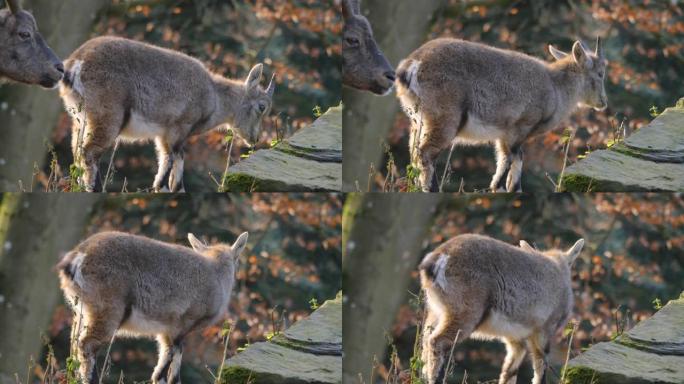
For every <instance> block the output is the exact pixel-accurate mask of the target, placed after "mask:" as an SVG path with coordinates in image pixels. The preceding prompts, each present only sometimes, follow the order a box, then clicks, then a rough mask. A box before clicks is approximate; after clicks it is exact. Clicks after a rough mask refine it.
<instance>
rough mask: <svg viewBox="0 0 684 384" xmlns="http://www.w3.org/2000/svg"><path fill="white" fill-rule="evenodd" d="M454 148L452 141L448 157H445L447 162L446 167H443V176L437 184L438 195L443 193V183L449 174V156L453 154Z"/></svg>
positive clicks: (454, 144) (454, 143)
mask: <svg viewBox="0 0 684 384" xmlns="http://www.w3.org/2000/svg"><path fill="white" fill-rule="evenodd" d="M454 148H456V141H455V140H454V142H453V143H451V149H450V150H449V157H447V162H446V165H445V166H444V174H443V175H442V182H441V183H439V193H442V192H444V182H445V181H446V179H447V174H450V173H451V172H450V171H451V155H453V154H454Z"/></svg>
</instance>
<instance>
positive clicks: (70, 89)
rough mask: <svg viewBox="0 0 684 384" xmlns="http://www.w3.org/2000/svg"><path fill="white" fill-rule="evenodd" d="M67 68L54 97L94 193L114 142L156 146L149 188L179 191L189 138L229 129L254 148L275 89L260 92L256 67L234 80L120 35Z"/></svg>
mask: <svg viewBox="0 0 684 384" xmlns="http://www.w3.org/2000/svg"><path fill="white" fill-rule="evenodd" d="M65 66H66V74H65V77H64V80H63V81H62V82H61V86H60V95H61V96H62V99H63V101H64V104H65V107H66V109H67V111H69V112H70V113H71V114H72V116H73V118H72V121H73V129H72V151H73V153H74V158H75V159H76V160H78V161H79V165H80V166H82V168H83V169H84V175H83V177H82V180H81V181H82V184H83V185H84V186H85V188H86V190H87V191H93V190H96V189H99V185H98V182H99V181H100V180H99V177H98V176H97V173H98V163H99V160H100V158H101V156H102V155H103V153H104V152H105V151H106V150H107V149H108V148H110V147H112V146H113V145H114V143H115V141H116V140H117V139H120V140H121V141H124V142H131V141H143V142H148V141H154V143H155V146H156V150H157V157H158V165H159V166H158V169H157V175H156V177H155V179H154V184H153V189H154V190H155V191H160V190H161V189H162V188H163V187H168V190H170V191H172V192H177V191H182V190H183V183H182V174H183V173H182V171H183V169H182V162H183V161H182V159H183V155H184V147H185V145H186V143H187V141H188V139H189V138H190V137H191V136H195V135H199V134H202V133H205V132H207V131H209V130H212V129H218V128H222V127H225V126H229V127H231V128H233V130H234V132H235V133H236V134H237V135H238V136H240V137H241V138H242V139H244V140H245V141H246V142H247V143H248V144H250V145H253V144H255V143H256V142H257V141H258V140H259V136H260V134H261V127H262V120H263V119H264V118H265V117H266V116H268V114H269V113H270V111H271V106H272V99H273V93H274V90H275V82H274V81H273V78H272V79H271V83H270V84H269V85H268V87H266V89H264V88H262V87H261V86H260V82H261V79H262V74H263V65H262V64H257V65H255V66H254V67H253V68H252V70H251V71H250V72H249V75H247V79H246V80H244V81H236V80H231V79H227V78H225V77H223V76H220V75H217V74H214V73H211V72H210V71H209V70H207V68H206V67H205V66H204V65H203V64H202V63H201V62H200V61H199V60H196V59H194V58H192V57H190V56H187V55H185V54H182V53H180V52H176V51H172V50H169V49H163V48H159V47H155V46H152V45H149V44H145V43H141V42H137V41H133V40H127V39H122V38H118V37H98V38H95V39H92V40H89V41H87V42H86V43H84V44H83V45H82V46H81V47H80V48H78V49H77V50H76V51H75V52H74V53H72V54H71V56H70V57H69V58H68V59H67V60H66V61H65ZM84 127H85V130H84V132H81V131H82V130H83V128H84ZM79 132H80V133H81V134H80V135H79ZM79 144H80V145H79ZM81 153H82V155H81Z"/></svg>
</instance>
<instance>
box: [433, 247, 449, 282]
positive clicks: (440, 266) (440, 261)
mask: <svg viewBox="0 0 684 384" xmlns="http://www.w3.org/2000/svg"><path fill="white" fill-rule="evenodd" d="M447 261H449V256H448V255H447V254H445V253H442V254H440V255H439V256H437V261H435V284H437V286H438V287H440V288H441V289H442V290H443V291H445V290H446V286H447V281H446V265H447Z"/></svg>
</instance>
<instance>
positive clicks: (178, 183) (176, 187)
mask: <svg viewBox="0 0 684 384" xmlns="http://www.w3.org/2000/svg"><path fill="white" fill-rule="evenodd" d="M171 159H172V161H173V165H172V167H171V173H170V174H169V190H170V191H171V192H185V186H184V185H183V167H184V163H185V150H184V149H183V144H179V145H175V146H174V147H173V150H172V154H171Z"/></svg>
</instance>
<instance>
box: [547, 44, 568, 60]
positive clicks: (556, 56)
mask: <svg viewBox="0 0 684 384" xmlns="http://www.w3.org/2000/svg"><path fill="white" fill-rule="evenodd" d="M549 53H550V54H551V56H553V58H554V59H556V60H562V59H564V58H566V57H567V56H568V54H567V53H565V52H563V51H561V50H559V49H556V47H554V46H553V45H549Z"/></svg>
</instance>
